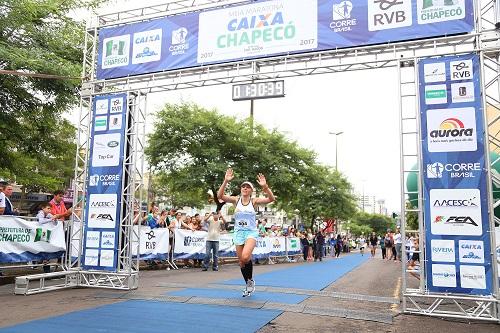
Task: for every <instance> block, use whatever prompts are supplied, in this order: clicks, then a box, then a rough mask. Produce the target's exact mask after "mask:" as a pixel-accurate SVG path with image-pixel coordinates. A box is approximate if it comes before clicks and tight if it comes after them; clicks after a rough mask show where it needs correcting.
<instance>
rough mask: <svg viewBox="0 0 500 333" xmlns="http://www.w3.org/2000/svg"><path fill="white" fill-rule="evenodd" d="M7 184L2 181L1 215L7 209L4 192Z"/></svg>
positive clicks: (0, 185) (0, 192)
mask: <svg viewBox="0 0 500 333" xmlns="http://www.w3.org/2000/svg"><path fill="white" fill-rule="evenodd" d="M5 185H7V183H5V182H0V215H3V212H4V211H5V194H4V193H3V189H4V188H5Z"/></svg>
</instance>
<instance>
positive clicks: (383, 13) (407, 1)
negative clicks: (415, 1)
mask: <svg viewBox="0 0 500 333" xmlns="http://www.w3.org/2000/svg"><path fill="white" fill-rule="evenodd" d="M411 2H412V1H411V0H368V30H370V31H378V30H386V29H394V28H400V27H408V26H411V25H412V22H413V21H412V10H411V8H412V4H411Z"/></svg>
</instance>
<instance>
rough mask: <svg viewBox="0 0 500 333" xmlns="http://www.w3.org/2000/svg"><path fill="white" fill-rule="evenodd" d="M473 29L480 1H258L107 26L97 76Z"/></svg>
mask: <svg viewBox="0 0 500 333" xmlns="http://www.w3.org/2000/svg"><path fill="white" fill-rule="evenodd" d="M473 29H474V8H473V0H399V1H384V0H382V1H381V0H273V1H257V2H255V3H252V4H248V5H240V6H230V7H226V8H222V9H215V10H206V11H201V12H195V13H188V14H186V15H177V16H170V17H165V18H160V19H155V20H151V21H148V22H142V23H135V24H125V25H123V26H120V27H114V28H104V29H101V30H100V31H99V45H98V64H97V79H110V78H117V77H123V76H129V75H139V74H144V73H152V72H158V71H164V70H173V69H180V68H188V67H195V66H200V65H204V64H215V63H223V62H228V61H237V60H242V59H253V58H263V57H267V56H275V55H284V54H289V53H305V52H311V51H324V50H332V49H338V48H350V47H357V46H363V45H374V44H384V43H389V42H391V43H393V42H398V41H406V40H415V39H421V38H429V37H438V36H449V35H453V34H461V33H469V32H471V31H472V30H473Z"/></svg>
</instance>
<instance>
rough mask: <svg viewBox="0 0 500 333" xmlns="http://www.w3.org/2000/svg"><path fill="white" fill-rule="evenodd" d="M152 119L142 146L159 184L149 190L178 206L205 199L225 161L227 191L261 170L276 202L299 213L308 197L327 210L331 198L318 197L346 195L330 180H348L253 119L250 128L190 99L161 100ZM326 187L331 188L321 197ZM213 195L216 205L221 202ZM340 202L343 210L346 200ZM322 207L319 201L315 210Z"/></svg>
mask: <svg viewBox="0 0 500 333" xmlns="http://www.w3.org/2000/svg"><path fill="white" fill-rule="evenodd" d="M157 119H158V120H157V122H156V123H155V126H154V128H155V131H154V133H152V134H151V135H150V136H149V145H148V147H147V149H146V154H147V156H148V159H149V162H150V164H151V166H152V167H153V169H154V170H155V173H156V174H157V175H158V181H157V182H156V187H157V188H161V190H160V189H157V190H155V192H158V193H163V194H165V195H166V196H167V197H168V198H169V200H170V201H172V203H175V204H176V205H178V206H182V205H189V206H193V207H200V206H202V205H203V204H205V203H206V202H207V195H210V194H215V193H216V192H217V190H218V188H219V186H220V184H221V183H222V180H223V177H224V174H225V172H226V169H227V168H228V166H231V167H232V168H233V169H234V170H235V176H236V178H235V179H234V180H233V182H232V183H231V184H230V185H229V186H228V189H227V191H228V192H230V193H232V194H233V195H237V194H238V193H239V184H240V183H241V182H243V181H244V180H250V181H252V182H254V183H255V177H256V175H257V174H258V173H259V172H262V173H263V174H265V175H266V177H267V179H268V181H269V184H270V186H271V188H272V189H273V192H274V194H275V195H276V197H277V198H278V200H277V202H276V203H275V205H276V207H277V208H278V209H283V210H285V211H288V212H291V211H293V210H294V209H296V208H299V210H300V211H301V215H303V216H307V217H311V216H312V214H313V212H312V210H311V209H310V207H311V205H310V203H311V200H313V199H317V201H318V202H319V201H321V205H322V206H325V207H328V209H330V210H331V207H332V206H334V205H335V204H336V203H333V202H329V203H328V204H324V202H328V201H330V200H332V201H333V200H347V198H349V197H348V195H347V194H345V193H341V191H339V193H335V191H333V190H332V186H334V185H336V186H338V188H339V189H340V188H342V189H345V191H347V189H348V188H350V186H349V185H348V183H347V181H346V180H345V179H344V180H336V179H334V178H335V177H336V176H335V175H333V174H329V173H328V170H327V169H326V168H324V167H322V166H320V165H318V164H317V162H316V155H315V153H314V152H312V151H310V150H307V149H303V148H300V147H299V146H298V145H297V143H296V142H293V141H289V140H288V139H287V138H286V137H285V136H284V135H283V134H282V133H279V132H278V131H276V130H273V131H268V130H266V129H265V128H264V127H263V126H260V125H256V126H254V129H253V132H252V131H251V130H250V126H249V124H248V122H246V121H237V120H236V119H235V118H233V117H227V116H223V115H220V114H218V113H217V112H216V111H214V110H212V111H209V110H205V109H203V108H201V107H199V106H197V105H192V104H179V105H172V104H167V105H166V106H165V107H164V108H163V110H161V111H160V112H159V113H158V115H157ZM328 188H329V189H330V191H331V192H332V193H333V194H328V196H327V197H326V198H325V197H322V196H324V195H326V194H327V192H326V191H327V190H328ZM208 193H210V194H208ZM335 195H336V197H335ZM321 199H322V200H321ZM214 200H215V202H216V203H217V204H218V207H221V206H222V205H223V203H221V202H219V201H218V200H217V198H214ZM344 207H346V208H345V210H348V209H349V207H350V205H349V203H345V204H344ZM303 209H304V210H303ZM325 211H326V210H325V209H323V207H320V210H318V212H325ZM316 216H318V214H316Z"/></svg>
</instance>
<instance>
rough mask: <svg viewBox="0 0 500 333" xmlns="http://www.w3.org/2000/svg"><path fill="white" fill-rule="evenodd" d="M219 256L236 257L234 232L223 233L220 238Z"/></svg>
mask: <svg viewBox="0 0 500 333" xmlns="http://www.w3.org/2000/svg"><path fill="white" fill-rule="evenodd" d="M219 256H220V257H236V246H234V241H233V234H221V235H220V238H219Z"/></svg>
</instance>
